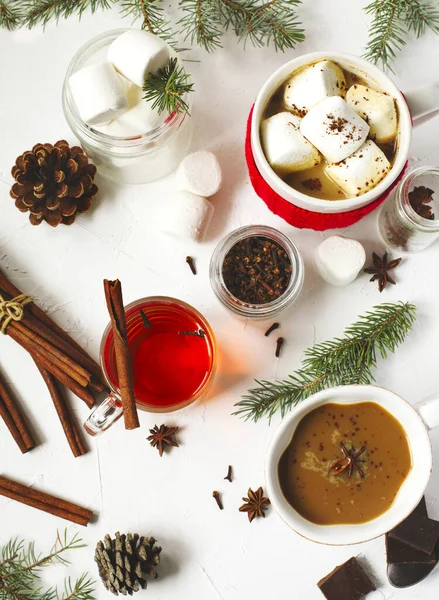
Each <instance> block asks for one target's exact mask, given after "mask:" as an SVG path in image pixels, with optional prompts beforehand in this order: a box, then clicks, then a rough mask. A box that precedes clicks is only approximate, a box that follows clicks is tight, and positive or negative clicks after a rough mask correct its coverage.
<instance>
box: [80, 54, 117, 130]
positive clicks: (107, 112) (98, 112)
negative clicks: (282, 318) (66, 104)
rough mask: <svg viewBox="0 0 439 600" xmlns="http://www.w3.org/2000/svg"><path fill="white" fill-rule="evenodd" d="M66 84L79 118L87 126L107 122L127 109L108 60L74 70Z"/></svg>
mask: <svg viewBox="0 0 439 600" xmlns="http://www.w3.org/2000/svg"><path fill="white" fill-rule="evenodd" d="M69 86H70V91H71V93H72V96H73V100H74V101H75V104H76V107H77V109H78V112H79V114H80V116H81V119H82V120H83V121H84V122H85V123H87V124H88V125H102V124H103V123H108V122H109V121H111V120H112V119H116V118H117V117H118V116H119V115H121V114H122V113H123V112H124V111H125V110H126V109H127V108H128V102H127V99H126V96H125V87H124V84H123V81H122V79H121V78H120V77H119V75H118V74H117V73H116V71H115V70H114V68H113V67H112V66H111V65H110V64H109V63H99V64H94V65H89V66H88V67H84V68H83V69H81V70H79V71H76V73H73V75H72V76H71V77H70V79H69Z"/></svg>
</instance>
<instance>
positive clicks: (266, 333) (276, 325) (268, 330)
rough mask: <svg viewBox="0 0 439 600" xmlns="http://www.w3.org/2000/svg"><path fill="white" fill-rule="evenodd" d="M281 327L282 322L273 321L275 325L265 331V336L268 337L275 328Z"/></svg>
mask: <svg viewBox="0 0 439 600" xmlns="http://www.w3.org/2000/svg"><path fill="white" fill-rule="evenodd" d="M279 327H280V323H273V325H271V326H270V327H269V328H268V329H267V331H266V332H265V334H264V335H265V337H268V336H269V335H270V333H272V332H273V331H274V330H275V329H279Z"/></svg>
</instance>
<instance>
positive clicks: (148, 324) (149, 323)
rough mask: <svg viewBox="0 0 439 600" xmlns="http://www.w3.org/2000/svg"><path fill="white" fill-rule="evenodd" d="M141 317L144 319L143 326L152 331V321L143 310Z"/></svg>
mask: <svg viewBox="0 0 439 600" xmlns="http://www.w3.org/2000/svg"><path fill="white" fill-rule="evenodd" d="M140 316H141V317H142V321H143V324H144V326H145V327H146V329H150V328H151V321H150V320H149V319H148V317H147V316H146V314H145V312H144V311H143V310H141V311H140Z"/></svg>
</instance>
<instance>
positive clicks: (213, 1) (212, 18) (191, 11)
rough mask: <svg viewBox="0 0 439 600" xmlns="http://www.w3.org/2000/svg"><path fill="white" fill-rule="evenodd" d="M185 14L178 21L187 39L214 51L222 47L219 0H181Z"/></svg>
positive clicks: (209, 50)
mask: <svg viewBox="0 0 439 600" xmlns="http://www.w3.org/2000/svg"><path fill="white" fill-rule="evenodd" d="M180 7H181V8H182V10H183V13H184V16H183V17H182V18H181V19H180V20H179V21H178V23H177V25H180V32H181V33H183V34H184V35H185V38H184V39H185V40H187V39H190V41H191V43H192V44H193V43H194V42H195V43H197V44H198V45H199V46H202V47H203V48H205V49H206V50H207V51H208V52H212V51H213V50H215V49H216V48H220V47H221V41H220V38H221V35H222V31H221V29H220V24H221V19H222V15H221V10H220V7H219V4H218V2H217V0H180Z"/></svg>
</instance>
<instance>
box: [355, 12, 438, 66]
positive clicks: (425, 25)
mask: <svg viewBox="0 0 439 600" xmlns="http://www.w3.org/2000/svg"><path fill="white" fill-rule="evenodd" d="M364 10H365V11H366V13H367V14H369V15H372V22H371V25H370V29H369V39H368V42H367V45H366V50H365V55H364V56H365V58H367V59H368V60H370V61H371V62H373V63H375V64H378V63H380V64H381V66H382V67H383V68H388V69H390V70H392V68H391V66H390V63H391V62H392V61H393V60H394V59H395V58H396V56H397V53H398V52H399V51H400V50H401V49H402V48H403V47H404V46H405V45H406V43H407V37H408V35H409V33H410V32H413V33H414V34H415V35H416V37H418V38H419V37H420V36H422V35H423V34H424V33H425V32H426V30H427V29H431V30H432V31H434V32H435V33H439V10H437V8H436V7H435V6H434V5H433V4H432V3H430V2H428V0H373V2H371V3H370V4H368V6H366V8H365V9H364Z"/></svg>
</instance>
